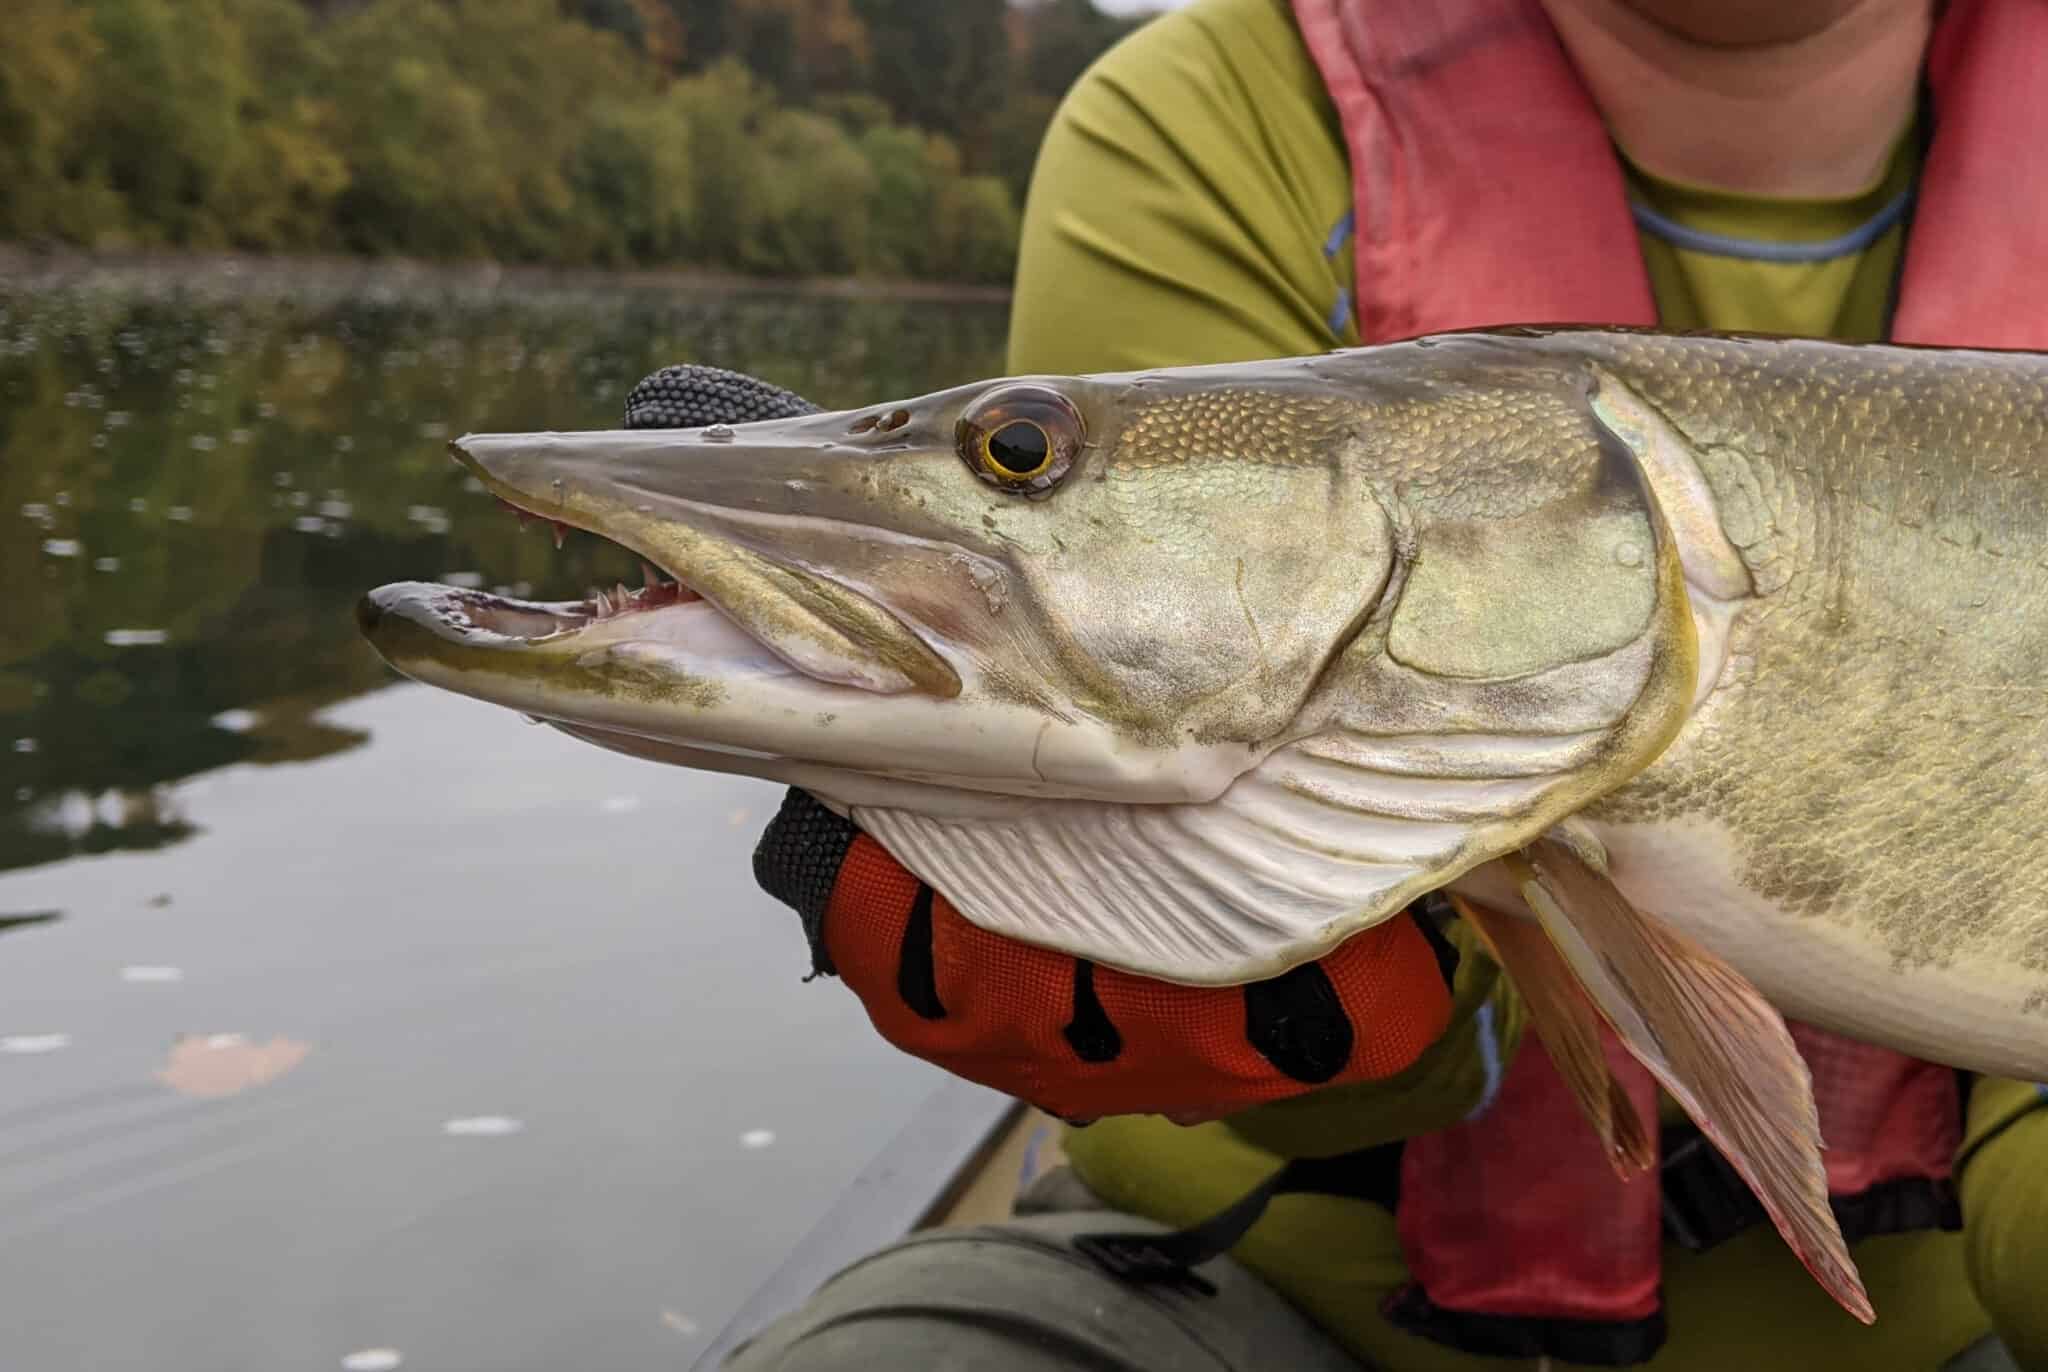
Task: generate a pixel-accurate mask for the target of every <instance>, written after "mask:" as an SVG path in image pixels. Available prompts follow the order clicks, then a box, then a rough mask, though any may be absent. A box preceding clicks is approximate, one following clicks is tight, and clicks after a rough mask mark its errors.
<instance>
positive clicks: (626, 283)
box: [0, 243, 1010, 302]
mask: <svg viewBox="0 0 2048 1372" xmlns="http://www.w3.org/2000/svg"><path fill="white" fill-rule="evenodd" d="M86 284H105V285H115V286H120V287H122V288H124V289H131V290H132V289H170V290H179V291H192V292H198V293H203V294H237V293H245V292H278V293H292V294H298V293H304V292H333V293H337V294H357V293H362V292H390V293H393V294H403V293H408V292H421V291H424V292H439V291H451V290H452V291H458V292H461V293H463V294H475V293H488V292H492V291H506V292H511V293H532V292H546V291H591V290H646V291H664V290H677V291H682V290H687V291H693V292H699V293H702V292H731V293H735V294H739V293H766V294H777V295H805V296H821V297H833V296H840V297H846V298H886V299H898V300H959V301H988V302H1003V301H1007V300H1008V299H1009V298H1010V291H1009V288H1008V287H1006V286H991V285H973V284H968V283H956V282H945V281H913V280H904V279H891V278H885V277H869V276H819V277H786V276H748V275H745V274H743V273H737V272H728V271H713V270H701V269H698V268H692V267H681V266H678V267H633V268H620V269H608V268H599V267H559V266H543V265H533V264H527V263H503V262H489V261H474V262H446V261H438V260H436V261H427V260H422V259H418V258H407V257H351V256H346V255H341V254H292V253H282V254H270V253H236V252H184V251H171V250H160V251H124V252H90V251H85V250H83V249H79V248H74V247H69V246H59V247H49V248H42V247H30V246H25V245H23V244H18V243H0V285H8V286H17V287H28V288H31V289H33V288H38V287H41V288H53V287H61V286H71V285H86Z"/></svg>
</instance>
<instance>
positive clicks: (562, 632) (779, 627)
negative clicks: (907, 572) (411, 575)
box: [357, 433, 960, 713]
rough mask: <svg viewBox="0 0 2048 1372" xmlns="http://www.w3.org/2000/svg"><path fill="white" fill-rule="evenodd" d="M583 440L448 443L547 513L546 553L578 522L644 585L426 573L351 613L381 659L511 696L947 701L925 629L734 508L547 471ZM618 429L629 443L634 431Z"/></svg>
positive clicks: (480, 471)
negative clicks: (527, 588)
mask: <svg viewBox="0 0 2048 1372" xmlns="http://www.w3.org/2000/svg"><path fill="white" fill-rule="evenodd" d="M591 437H593V436H591V435H574V436H569V435H553V434H525V435H471V436H467V437H464V438H461V439H458V440H456V441H454V442H453V443H451V444H450V445H449V448H450V451H451V453H452V454H453V456H454V457H455V459H456V460H457V461H458V462H459V463H461V464H462V465H463V466H464V467H466V468H468V469H469V470H470V471H471V473H472V474H474V475H475V476H476V477H477V478H478V479H479V480H480V481H482V482H483V484H484V485H485V487H486V488H487V489H488V490H489V491H490V492H491V493H492V494H493V495H494V496H495V497H496V498H497V499H498V501H499V502H500V503H501V504H503V505H504V506H506V507H508V508H509V509H510V510H511V511H512V512H513V513H514V514H516V515H518V516H519V518H520V519H521V521H522V522H526V521H531V520H541V521H545V522H546V523H547V524H548V525H549V526H550V527H551V528H552V529H553V531H554V535H555V541H556V545H557V546H558V547H559V546H560V544H561V542H562V538H563V535H564V533H565V532H566V530H568V529H570V528H575V529H579V530H582V531H583V532H586V533H589V534H592V535H594V536H596V537H599V538H602V539H605V540H606V541H608V542H612V543H614V544H617V545H619V546H621V547H624V548H625V549H626V550H627V551H629V552H632V553H635V554H637V555H638V556H639V557H640V559H641V569H642V584H641V585H640V586H639V587H637V588H629V587H627V586H625V585H624V584H619V585H616V586H614V587H613V588H611V589H609V590H603V589H600V590H596V591H594V592H593V593H592V594H591V596H589V597H588V598H586V599H583V600H570V601H533V600H521V599H515V598H512V597H508V596H500V595H493V594H489V593H487V592H483V591H479V590H471V589H467V588H462V587H454V586H448V585H444V584H440V583H430V582H399V583H395V584H392V585H387V586H382V587H379V588H378V589H376V590H374V591H372V592H370V593H369V594H368V595H367V596H365V597H364V598H363V600H362V601H361V602H360V603H359V605H358V608H357V620H358V623H359V625H360V627H361V629H362V631H363V633H364V635H365V636H366V637H367V638H368V639H369V640H370V642H371V643H372V644H373V645H374V646H375V647H376V648H377V650H378V651H379V652H380V653H381V654H382V655H383V656H384V657H385V659H386V660H387V661H389V662H390V663H391V664H392V666H393V667H395V668H397V669H398V670H399V671H401V672H403V673H405V674H407V675H409V676H413V677H416V678H419V679H421V680H427V681H429V682H430V684H435V685H441V686H446V687H450V688H452V689H456V690H465V686H464V684H463V682H462V680H461V679H460V678H461V677H462V676H464V675H472V676H473V675H474V674H475V673H478V672H482V673H484V674H486V675H489V676H494V677H499V676H513V677H520V678H526V679H528V680H530V681H532V682H533V686H534V690H533V691H531V692H514V693H513V694H515V695H532V694H539V693H543V687H545V693H549V694H554V695H561V694H563V693H565V692H566V693H569V694H578V693H588V692H590V691H596V692H598V693H601V694H607V695H617V694H619V693H620V692H621V691H626V692H637V693H639V694H641V695H643V696H647V697H654V698H658V697H661V696H664V695H667V696H670V697H673V698H675V699H676V700H677V701H679V702H688V701H692V700H695V701H697V702H699V703H701V702H702V701H703V700H704V698H705V696H706V695H707V693H708V691H709V690H710V689H711V688H712V687H713V686H714V685H720V686H723V685H729V684H730V683H731V679H732V678H734V677H753V678H764V677H771V676H777V675H800V676H802V677H804V678H808V679H809V680H810V681H811V682H813V683H815V684H819V685H824V686H836V687H842V688H850V689H854V690H859V691H864V692H869V693H874V694H881V695H894V694H901V693H916V694H921V695H926V696H934V697H938V698H942V699H950V698H952V697H954V696H957V695H958V694H959V692H960V678H959V676H958V674H957V673H956V672H955V671H954V670H953V668H952V667H951V666H950V665H949V664H948V663H947V662H946V661H945V659H944V658H942V657H941V656H939V654H938V653H937V652H936V651H934V649H933V648H932V647H931V646H930V645H929V644H927V643H926V642H925V640H924V639H923V637H922V636H920V635H919V634H918V633H917V632H915V631H914V630H913V629H911V628H910V627H909V626H908V625H906V624H905V623H904V622H903V621H902V620H901V619H899V618H898V617H897V616H896V615H894V614H893V613H891V612H890V611H889V610H888V609H887V608H886V607H884V606H883V605H882V604H880V603H879V602H877V601H876V600H874V599H873V598H872V597H870V596H868V595H865V594H863V593H862V592H860V591H858V590H855V589H854V588H853V587H851V586H848V585H846V584H844V583H843V582H841V581H838V580H835V579H834V578H832V577H829V576H826V575H823V574H822V573H820V572H819V571H817V570H816V569H814V568H809V567H804V566H799V565H797V564H796V563H795V562H794V561H792V560H790V559H787V558H778V557H776V556H773V555H772V554H770V553H769V552H768V551H766V550H765V549H763V548H761V547H759V546H749V545H748V542H747V541H746V535H747V532H748V527H747V522H746V519H745V517H744V515H743V514H741V513H739V512H729V511H723V510H720V509H718V508H716V507H712V506H705V505H698V504H695V503H693V502H689V501H681V500H678V499H676V498H675V497H674V496H672V495H667V494H664V493H658V492H642V493H641V494H647V495H650V496H652V497H657V498H658V500H659V508H657V505H656V503H654V501H653V500H642V501H637V502H636V501H635V500H634V498H633V497H634V495H635V491H634V487H633V483H632V481H631V473H630V472H629V473H627V474H625V476H624V478H623V479H612V480H604V481H591V480H588V479H580V480H574V481H572V480H570V479H567V478H565V477H563V476H560V475H549V473H550V472H558V471H568V470H570V467H569V466H567V465H565V464H564V462H563V458H562V455H561V454H559V453H556V452H553V451H551V449H552V448H553V447H555V446H556V442H557V440H571V441H574V442H575V443H576V447H577V452H578V455H579V456H580V455H581V454H583V453H587V452H588V440H589V439H590V438H591ZM618 437H619V438H621V439H622V440H625V441H626V442H625V446H626V447H628V448H630V447H631V446H632V443H631V440H633V439H635V438H637V437H639V435H637V434H630V433H622V434H620V435H618ZM669 437H670V438H671V440H672V439H673V435H670V436H669ZM757 541H758V540H757ZM769 541H771V542H772V541H773V540H772V539H771V540H769ZM451 674H454V676H453V677H451ZM471 686H472V687H478V686H479V683H476V682H474V681H472V682H471ZM466 693H469V694H476V695H480V696H483V697H485V698H487V699H493V700H497V701H498V702H499V703H503V704H513V705H520V706H521V707H522V708H530V709H532V711H533V712H534V713H548V712H547V711H545V710H542V709H540V708H539V707H540V706H541V705H542V704H543V703H544V702H542V701H540V700H538V699H524V700H514V699H508V698H506V692H505V691H504V690H503V689H483V688H476V689H469V690H468V691H467V692H466Z"/></svg>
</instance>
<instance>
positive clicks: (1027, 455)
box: [981, 419, 1052, 481]
mask: <svg viewBox="0 0 2048 1372" xmlns="http://www.w3.org/2000/svg"><path fill="white" fill-rule="evenodd" d="M981 460H982V461H983V462H985V463H987V464H988V466H989V470H990V471H992V472H994V473H995V474H996V475H997V476H999V477H1003V478H1005V479H1007V480H1010V481H1029V480H1030V479H1031V478H1032V477H1034V476H1037V475H1038V474H1039V473H1040V472H1042V471H1044V470H1045V469H1046V468H1047V467H1048V466H1050V465H1051V464H1052V440H1051V439H1050V438H1047V437H1046V436H1045V430H1043V429H1041V428H1039V427H1038V426H1037V425H1036V424H1033V423H1032V422H1031V421H1030V420H1028V419H1013V420H1011V421H1010V422H1009V423H1007V424H1005V425H1003V427H1002V428H1000V429H997V430H996V431H995V432H994V433H985V434H983V435H982V436H981Z"/></svg>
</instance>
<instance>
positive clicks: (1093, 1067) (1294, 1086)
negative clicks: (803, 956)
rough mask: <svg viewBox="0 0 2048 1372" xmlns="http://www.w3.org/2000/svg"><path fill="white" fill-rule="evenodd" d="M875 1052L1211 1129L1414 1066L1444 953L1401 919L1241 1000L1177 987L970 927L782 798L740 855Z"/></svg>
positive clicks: (1434, 1015) (1066, 1102)
mask: <svg viewBox="0 0 2048 1372" xmlns="http://www.w3.org/2000/svg"><path fill="white" fill-rule="evenodd" d="M754 875H755V879H756V880H758V881H759V882H760V883H761V886H762V889H764V890H766V891H767V892H768V893H769V894H770V895H772V896H775V897H776V898H777V899H778V900H781V901H783V902H784V903H785V904H788V905H790V906H792V907H794V908H795V909H796V910H797V912H798V913H799V914H800V915H802V916H803V919H804V931H805V934H806V936H807V937H808V938H809V940H810V944H811V956H812V960H813V963H814V965H815V967H816V970H817V971H819V972H821V973H825V974H828V975H830V974H834V973H836V974H837V975H838V976H840V977H841V978H842V979H843V980H844V981H845V982H846V984H847V985H848V986H849V987H851V988H852V989H853V993H854V994H855V995H857V996H859V997H860V999H861V1002H862V1004H863V1005H864V1006H865V1007H866V1008H867V1012H868V1018H869V1019H870V1020H872V1021H873V1022H874V1025H875V1028H876V1029H878V1030H880V1031H881V1034H882V1036H883V1037H884V1038H886V1039H888V1040H889V1042H891V1043H893V1044H895V1045H896V1046H897V1047H898V1048H901V1049H902V1050H903V1051H904V1052H906V1053H910V1054H912V1055H913V1056H916V1057H920V1058H923V1059H925V1060H926V1061H928V1062H932V1063H936V1064H937V1065H938V1066H940V1067H943V1068H945V1069H946V1070H947V1071H949V1072H952V1073H954V1074H955V1075H957V1076H962V1077H966V1078H968V1079H969V1080H971V1081H978V1082H981V1083H983V1084H984V1085H987V1086H992V1087H994V1088H996V1089H997V1090H999V1091H1003V1092H1005V1093H1007V1094H1009V1095H1013V1096H1016V1097H1018V1098H1020V1099H1022V1100H1026V1101H1029V1102H1031V1103H1032V1104H1034V1105H1037V1106H1038V1107H1040V1108H1041V1109H1043V1110H1046V1111H1048V1112H1050V1113H1052V1114H1055V1115H1059V1116H1061V1117H1063V1118H1065V1119H1069V1120H1075V1121H1085V1120H1091V1119H1095V1118H1097V1117H1099V1116H1102V1115H1112V1114H1162V1115H1167V1116H1171V1117H1172V1118H1174V1119H1176V1120H1178V1121H1180V1122H1181V1123H1184V1124H1185V1123H1194V1122H1198V1121H1200V1120H1206V1119H1214V1118H1219V1117H1221V1116H1224V1115H1229V1114H1234V1113H1236V1112H1237V1111H1239V1110H1243V1109H1245V1108H1247V1107H1249V1106H1253V1105H1258V1104H1260V1103H1262V1102H1265V1101H1272V1100H1279V1099H1281V1098H1283V1097H1287V1096H1292V1095H1298V1094H1300V1093H1302V1092H1304V1091H1308V1090H1312V1089H1314V1088H1315V1087H1318V1086H1325V1085H1333V1084H1336V1083H1340V1082H1354V1081H1375V1080H1378V1079H1381V1078H1384V1077H1389V1076H1392V1075H1393V1074H1394V1073H1396V1072H1399V1071H1400V1070H1401V1069H1402V1068H1404V1067H1406V1066H1408V1065H1409V1064H1410V1063H1411V1062H1413V1061H1415V1059H1416V1058H1417V1057H1419V1056H1420V1055H1421V1053H1422V1051H1423V1049H1425V1048H1427V1047H1428V1046H1429V1045H1430V1044H1431V1043H1432V1042H1433V1041H1435V1039H1436V1038H1437V1036H1438V1035H1440V1034H1441V1033H1442V1032H1443V1030H1444V1028H1445V1026H1446V1024H1447V1023H1448V1022H1449V1019H1450V1007H1451V999H1450V991H1449V978H1448V975H1447V971H1446V969H1447V967H1448V961H1447V959H1448V956H1449V954H1448V949H1447V948H1446V947H1445V946H1444V945H1443V944H1442V943H1441V941H1434V942H1433V941H1432V939H1431V938H1430V937H1428V936H1426V935H1425V934H1424V932H1423V926H1422V925H1420V924H1418V922H1417V921H1416V920H1415V919H1414V918H1412V917H1411V916H1410V915H1408V914H1405V913H1404V914H1401V915H1399V916H1397V917H1395V918H1394V919H1391V920H1388V921H1387V922H1386V923H1384V924H1381V925H1378V926H1376V927H1374V928H1372V929H1368V930H1366V931H1365V932H1364V933H1361V934H1359V935H1357V936H1356V937H1354V938H1352V939H1351V940H1350V941H1348V942H1346V943H1345V944H1344V945H1343V946H1342V947H1340V948H1338V949H1337V950H1336V951H1335V952H1333V953H1331V954H1330V955H1328V956H1327V957H1324V958H1323V959H1321V960H1320V961H1318V962H1314V963H1310V964H1307V965H1305V966H1302V967H1297V968H1295V969H1294V970H1293V971H1291V972H1287V973H1284V974H1283V975H1281V976H1278V977H1275V978H1273V979H1272V980H1270V981H1262V982H1255V983H1252V984H1250V985H1247V986H1233V987H1199V986H1176V985H1173V984H1170V983H1168V982H1163V981H1155V980H1153V979H1151V978H1148V977H1140V976H1133V975H1131V974H1129V973H1126V972H1119V971H1115V970H1113V969H1111V968H1107V967H1097V966H1096V965H1094V964H1093V963H1091V962H1088V961H1086V960H1083V959H1078V958H1074V957H1070V956H1068V955H1067V954H1065V953H1056V952H1052V951H1050V950H1048V949H1044V948H1038V947H1034V946H1032V945H1030V944H1025V943H1020V942H1018V941H1017V940H1015V939H1011V938H1006V937H1004V936H1002V935H1000V934H993V933H990V932H988V931H987V930H985V929H980V928H977V927H976V926H974V925H972V924H969V923H968V922H967V920H966V919H964V918H963V917H962V916H961V915H960V913H959V912H958V911H957V910H955V909H954V908H953V905H952V902H950V901H948V900H947V899H946V898H945V897H944V896H942V895H939V894H938V893H937V892H935V891H933V890H932V888H931V887H929V886H926V885H925V884H924V883H922V882H920V881H919V880H918V879H917V878H916V877H915V876H913V875H911V874H910V872H908V871H907V870H905V869H904V868H903V867H902V866H901V865H900V864H899V863H897V862H896V860H895V859H894V858H892V857H890V856H889V855H888V854H887V853H886V852H884V851H883V850H882V847H881V845H880V844H878V843H876V842H875V841H874V840H873V839H871V838H869V837H868V836H867V835H866V834H863V833H861V832H860V831H859V829H857V828H856V827H855V826H854V825H853V824H852V823H851V822H849V821H848V820H845V819H843V818H841V817H840V816H838V815H836V814H834V813H833V812H832V811H830V810H828V809H826V808H825V807H824V806H823V805H821V804H819V803H818V802H817V801H816V800H815V799H813V798H812V797H810V796H809V795H807V794H805V793H803V792H801V791H795V790H792V791H791V792H789V794H788V797H787V798H786V799H785V800H784V801H783V805H782V810H781V812H780V813H779V814H777V815H776V817H775V819H774V821H773V822H772V823H771V824H770V825H769V826H768V830H767V832H766V833H764V834H763V835H762V838H761V843H760V846H759V847H758V848H757V849H756V850H755V853H754Z"/></svg>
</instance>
